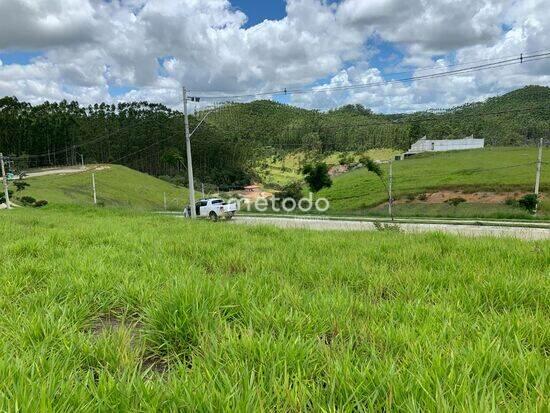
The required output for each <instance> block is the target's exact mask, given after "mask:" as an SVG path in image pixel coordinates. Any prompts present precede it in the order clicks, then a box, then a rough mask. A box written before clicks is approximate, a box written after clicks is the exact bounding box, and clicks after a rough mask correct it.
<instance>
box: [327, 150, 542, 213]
mask: <svg viewBox="0 0 550 413" xmlns="http://www.w3.org/2000/svg"><path fill="white" fill-rule="evenodd" d="M543 157H544V158H545V159H548V158H549V157H550V149H545V150H544V152H543ZM536 159H537V150H536V149H535V148H486V149H482V150H471V151H461V152H444V153H437V154H425V155H419V156H416V157H413V158H409V159H406V160H404V161H399V162H394V164H393V174H394V178H393V190H394V191H393V193H394V198H395V199H397V200H398V201H402V204H401V205H399V204H398V205H397V206H396V210H397V211H398V210H399V209H401V210H402V212H403V214H405V215H413V216H418V215H434V214H435V215H438V214H442V215H448V216H449V215H450V216H453V215H458V216H460V215H461V213H462V212H463V213H464V215H471V214H473V216H475V214H476V213H477V214H480V216H484V215H486V214H487V213H489V212H490V213H494V214H496V215H498V213H499V211H500V212H503V213H506V214H512V212H514V211H515V212H516V213H517V214H518V215H522V214H523V215H524V213H523V212H522V211H521V210H520V209H519V208H516V209H517V210H516V209H512V207H509V206H507V205H504V204H503V202H502V201H501V202H500V204H501V205H497V207H498V208H496V209H495V206H494V205H491V202H487V203H484V202H473V203H470V202H466V203H464V205H459V207H452V206H450V205H447V204H444V208H443V209H441V204H440V205H437V204H435V205H434V204H429V203H426V202H422V201H418V199H417V197H418V195H421V194H425V193H432V192H440V191H443V190H450V191H455V192H457V193H458V192H460V191H463V192H464V193H471V192H496V193H506V192H510V196H513V194H514V193H516V192H517V193H521V192H532V191H533V187H534V178H535V170H536V165H535V162H536ZM382 166H383V170H384V181H385V182H387V180H388V165H387V164H385V165H382ZM541 190H542V191H543V192H548V190H550V167H548V166H546V165H543V168H542V176H541ZM318 196H320V197H326V198H327V199H329V200H330V202H331V210H332V212H340V213H367V212H369V213H377V212H380V213H383V214H385V213H386V211H385V209H384V210H380V208H378V209H377V207H378V206H379V205H380V204H384V203H385V202H387V198H388V195H387V192H386V188H385V186H384V184H383V183H382V182H381V180H380V179H379V178H378V177H377V176H376V175H374V174H373V173H371V172H369V171H368V170H367V169H365V168H361V169H358V170H355V171H352V172H350V173H347V174H344V175H341V176H339V177H336V178H335V179H334V182H333V186H332V187H331V188H328V189H324V190H322V191H321V192H320V193H319V194H318ZM456 196H460V194H457V195H456ZM407 201H408V202H407ZM473 207H475V208H476V209H477V211H468V209H472V208H473ZM543 207H544V209H543V211H544V213H548V210H549V208H548V200H545V201H544V202H543ZM437 210H439V212H437ZM512 215H513V214H512Z"/></svg>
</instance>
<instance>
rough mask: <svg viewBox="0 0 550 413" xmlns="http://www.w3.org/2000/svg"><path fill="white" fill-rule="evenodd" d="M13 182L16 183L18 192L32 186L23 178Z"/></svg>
mask: <svg viewBox="0 0 550 413" xmlns="http://www.w3.org/2000/svg"><path fill="white" fill-rule="evenodd" d="M13 184H14V185H15V188H16V191H17V192H20V191H23V190H24V189H25V188H27V187H29V186H30V184H29V183H28V182H25V181H23V180H22V179H18V180H17V181H14V182H13Z"/></svg>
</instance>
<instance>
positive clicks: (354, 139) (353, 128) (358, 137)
mask: <svg viewBox="0 0 550 413" xmlns="http://www.w3.org/2000/svg"><path fill="white" fill-rule="evenodd" d="M209 122H211V123H212V124H215V125H218V126H220V127H222V128H223V129H225V130H227V131H228V133H233V134H234V135H235V136H247V139H248V140H250V141H254V142H258V143H260V144H261V145H271V146H273V147H275V148H277V149H282V150H288V149H292V148H297V147H298V148H299V147H306V148H321V149H322V150H329V151H330V150H349V149H351V150H354V149H363V148H365V149H371V148H376V147H394V148H400V149H406V148H408V147H409V146H410V144H411V143H412V142H414V141H416V140H417V139H419V138H421V137H422V136H424V135H427V136H429V137H430V138H434V139H447V138H448V139H452V138H463V137H466V136H469V135H475V136H476V137H479V138H485V139H486V142H487V144H488V145H525V144H533V143H534V142H535V141H536V140H537V139H538V138H540V137H543V136H547V135H545V134H547V133H548V131H549V130H550V88H548V87H542V86H527V87H524V88H522V89H518V90H515V91H513V92H510V93H508V94H505V95H503V96H498V97H493V98H490V99H488V100H487V101H485V102H475V103H469V104H466V105H463V106H459V107H455V108H451V109H447V110H443V111H439V112H431V111H430V112H416V113H410V114H392V115H382V114H375V113H373V112H372V111H371V110H370V109H368V108H365V107H363V106H362V105H347V106H344V107H341V108H338V109H335V110H332V111H329V112H319V111H311V110H304V109H299V108H296V107H293V106H289V105H283V104H279V103H276V102H273V101H256V102H252V103H245V104H233V105H228V106H226V107H225V108H224V109H222V110H219V111H218V112H216V113H215V114H214V115H211V116H210V118H209Z"/></svg>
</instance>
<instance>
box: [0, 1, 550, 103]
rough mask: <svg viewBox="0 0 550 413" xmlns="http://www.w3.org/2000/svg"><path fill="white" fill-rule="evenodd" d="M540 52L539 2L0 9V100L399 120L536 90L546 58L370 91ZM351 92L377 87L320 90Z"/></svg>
mask: <svg viewBox="0 0 550 413" xmlns="http://www.w3.org/2000/svg"><path fill="white" fill-rule="evenodd" d="M540 50H547V51H549V50H550V7H548V1H547V0H460V1H459V0H330V1H329V0H0V96H5V95H9V96H16V97H17V98H18V99H20V100H24V101H29V102H31V103H33V104H37V103H41V102H43V101H45V100H48V101H59V100H63V99H66V100H69V101H71V100H77V101H79V102H80V103H82V104H86V105H87V104H93V103H97V102H108V103H116V102H119V101H135V100H148V101H152V102H159V103H164V104H166V105H168V106H170V107H179V106H181V87H182V86H183V85H185V86H186V87H187V88H188V89H190V90H191V91H192V94H194V95H198V96H209V95H210V96H212V95H241V94H250V93H260V92H266V91H273V90H282V89H288V90H292V89H297V88H298V89H304V88H305V89H308V90H313V91H314V92H312V93H305V94H295V95H294V94H289V95H288V96H285V97H282V98H277V99H279V100H282V101H284V102H285V103H290V104H294V105H298V106H302V107H307V108H316V109H320V110H327V109H330V108H334V107H338V106H341V105H344V104H350V103H353V104H355V103H360V104H363V105H364V106H367V107H369V108H372V109H373V110H374V111H376V112H383V113H393V112H404V111H407V112H408V111H415V110H425V109H430V108H444V107H450V106H455V105H460V104H463V103H465V102H469V101H475V100H483V99H486V98H487V97H489V96H493V95H497V94H503V93H506V92H508V91H510V90H513V89H515V88H518V87H522V86H525V85H529V84H539V85H545V86H549V85H550V59H545V60H539V61H537V62H533V63H529V64H523V65H514V66H508V67H503V68H500V69H492V70H489V71H479V72H474V73H469V74H466V75H462V76H456V77H445V78H439V79H431V80H423V81H420V80H419V81H409V82H392V83H380V82H384V81H388V80H394V79H400V78H404V77H410V76H414V75H425V74H429V73H435V72H441V71H446V70H449V65H453V66H451V67H452V68H456V67H457V66H456V65H465V64H472V65H475V64H480V63H483V62H488V61H489V62H490V61H496V60H499V59H501V58H509V57H517V56H519V54H520V53H522V52H523V53H526V54H529V53H531V52H537V51H540ZM458 67H462V66H458ZM364 83H369V84H370V83H375V84H377V85H376V86H371V87H367V88H360V89H353V90H344V91H342V90H339V91H334V90H332V89H331V88H332V87H341V86H349V85H356V84H364ZM203 101H204V100H203Z"/></svg>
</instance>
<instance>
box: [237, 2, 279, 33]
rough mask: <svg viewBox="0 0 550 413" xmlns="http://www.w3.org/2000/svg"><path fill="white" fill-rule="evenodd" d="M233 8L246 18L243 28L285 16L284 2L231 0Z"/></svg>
mask: <svg viewBox="0 0 550 413" xmlns="http://www.w3.org/2000/svg"><path fill="white" fill-rule="evenodd" d="M231 4H232V5H233V7H235V8H237V9H239V10H241V11H242V12H243V13H244V14H246V15H247V16H248V21H247V23H246V25H245V27H251V26H254V25H256V24H258V23H261V22H263V21H264V20H266V19H268V20H280V19H282V18H283V17H285V16H286V2H285V1H284V0H232V1H231Z"/></svg>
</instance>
